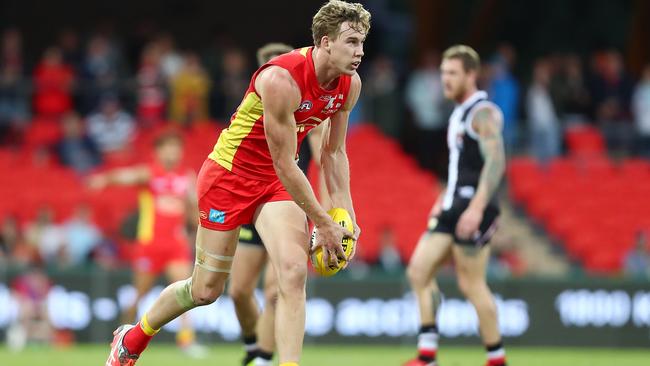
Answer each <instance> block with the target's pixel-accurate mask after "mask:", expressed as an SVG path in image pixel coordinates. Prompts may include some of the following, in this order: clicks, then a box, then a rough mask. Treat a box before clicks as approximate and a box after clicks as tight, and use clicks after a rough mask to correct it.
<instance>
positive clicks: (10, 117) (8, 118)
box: [0, 29, 29, 145]
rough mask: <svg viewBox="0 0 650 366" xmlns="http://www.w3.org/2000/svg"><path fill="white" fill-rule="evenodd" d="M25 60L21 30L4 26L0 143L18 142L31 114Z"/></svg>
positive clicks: (0, 53) (0, 45) (0, 64)
mask: <svg viewBox="0 0 650 366" xmlns="http://www.w3.org/2000/svg"><path fill="white" fill-rule="evenodd" d="M22 62H23V60H22V38H21V34H20V32H19V31H18V30H17V29H8V30H5V31H4V32H3V33H2V39H0V145H2V144H4V143H12V142H15V141H16V140H17V136H18V135H19V134H20V131H21V130H22V129H23V128H24V127H25V124H26V122H27V120H28V118H29V102H28V85H27V83H26V81H25V80H24V78H23V74H22V72H23V64H22Z"/></svg>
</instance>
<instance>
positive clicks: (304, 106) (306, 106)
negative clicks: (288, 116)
mask: <svg viewBox="0 0 650 366" xmlns="http://www.w3.org/2000/svg"><path fill="white" fill-rule="evenodd" d="M311 107H312V103H311V100H305V101H303V102H302V103H300V108H298V112H307V111H308V110H310V109H311Z"/></svg>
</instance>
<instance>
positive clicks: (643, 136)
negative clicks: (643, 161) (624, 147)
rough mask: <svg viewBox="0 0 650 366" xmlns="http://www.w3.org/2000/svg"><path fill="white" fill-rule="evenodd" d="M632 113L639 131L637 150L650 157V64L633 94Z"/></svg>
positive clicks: (640, 153)
mask: <svg viewBox="0 0 650 366" xmlns="http://www.w3.org/2000/svg"><path fill="white" fill-rule="evenodd" d="M632 114H633V115H634V124H635V127H636V133H637V137H636V152H637V154H639V155H641V156H643V157H646V158H649V159H650V64H648V65H646V66H645V68H644V69H643V74H642V75H641V80H640V81H639V84H638V85H637V86H636V89H635V90H634V94H633V95H632Z"/></svg>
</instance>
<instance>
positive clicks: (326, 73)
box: [311, 47, 341, 90]
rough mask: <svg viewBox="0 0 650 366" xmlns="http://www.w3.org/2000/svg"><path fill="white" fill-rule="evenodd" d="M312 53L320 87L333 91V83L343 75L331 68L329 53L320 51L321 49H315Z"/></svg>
mask: <svg viewBox="0 0 650 366" xmlns="http://www.w3.org/2000/svg"><path fill="white" fill-rule="evenodd" d="M311 52H312V53H311V57H312V60H313V61H314V71H315V72H316V79H317V80H318V85H319V86H320V87H321V88H323V89H326V90H327V89H331V85H332V82H334V80H336V78H338V77H339V76H341V73H340V72H339V71H338V70H336V69H335V68H332V67H329V65H328V63H329V58H328V55H327V52H325V51H324V50H322V49H320V48H319V47H314V48H313V49H312V51H311Z"/></svg>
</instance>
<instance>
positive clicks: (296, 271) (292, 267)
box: [278, 260, 307, 295]
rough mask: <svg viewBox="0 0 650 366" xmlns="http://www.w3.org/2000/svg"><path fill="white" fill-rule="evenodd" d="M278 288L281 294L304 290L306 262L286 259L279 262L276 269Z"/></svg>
mask: <svg viewBox="0 0 650 366" xmlns="http://www.w3.org/2000/svg"><path fill="white" fill-rule="evenodd" d="M278 277H279V278H278V284H279V290H280V292H282V294H283V295H284V294H288V293H294V292H296V291H300V292H304V289H305V283H306V282H307V263H306V262H304V263H301V262H300V261H292V260H287V261H284V262H283V263H280V266H279V271H278Z"/></svg>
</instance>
